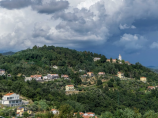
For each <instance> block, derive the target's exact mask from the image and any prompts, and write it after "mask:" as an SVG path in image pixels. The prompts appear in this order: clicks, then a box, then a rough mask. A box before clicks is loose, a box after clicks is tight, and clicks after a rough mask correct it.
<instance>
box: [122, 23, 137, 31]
mask: <svg viewBox="0 0 158 118" xmlns="http://www.w3.org/2000/svg"><path fill="white" fill-rule="evenodd" d="M119 27H120V29H122V30H123V29H135V28H136V27H135V26H134V25H131V26H128V25H127V24H124V25H121V24H120V26H119Z"/></svg>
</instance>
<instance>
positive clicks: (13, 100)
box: [2, 93, 22, 106]
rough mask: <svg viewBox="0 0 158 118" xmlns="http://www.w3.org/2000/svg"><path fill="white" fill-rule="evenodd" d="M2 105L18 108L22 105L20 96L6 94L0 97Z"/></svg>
mask: <svg viewBox="0 0 158 118" xmlns="http://www.w3.org/2000/svg"><path fill="white" fill-rule="evenodd" d="M2 105H4V106H20V105H22V100H21V99H20V96H19V95H18V94H16V93H7V94H6V95H4V96H3V97H2Z"/></svg>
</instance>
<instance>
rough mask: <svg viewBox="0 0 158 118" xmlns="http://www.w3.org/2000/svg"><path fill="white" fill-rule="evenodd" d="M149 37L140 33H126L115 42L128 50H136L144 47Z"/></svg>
mask: <svg viewBox="0 0 158 118" xmlns="http://www.w3.org/2000/svg"><path fill="white" fill-rule="evenodd" d="M146 42H147V39H146V38H144V37H143V36H140V35H137V34H135V35H132V34H124V35H123V36H122V37H121V39H120V40H119V41H116V42H115V43H114V44H115V45H116V46H119V47H123V49H124V50H125V51H127V52H129V51H136V50H140V49H143V48H144V46H145V44H146Z"/></svg>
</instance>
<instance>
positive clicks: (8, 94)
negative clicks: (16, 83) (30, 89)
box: [4, 93, 14, 96]
mask: <svg viewBox="0 0 158 118" xmlns="http://www.w3.org/2000/svg"><path fill="white" fill-rule="evenodd" d="M12 94H14V93H7V94H5V95H4V96H10V95H12Z"/></svg>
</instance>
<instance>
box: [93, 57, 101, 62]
mask: <svg viewBox="0 0 158 118" xmlns="http://www.w3.org/2000/svg"><path fill="white" fill-rule="evenodd" d="M100 59H101V58H99V57H94V59H93V61H99V60H100Z"/></svg>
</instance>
